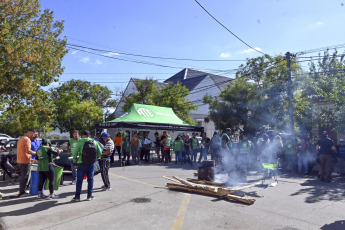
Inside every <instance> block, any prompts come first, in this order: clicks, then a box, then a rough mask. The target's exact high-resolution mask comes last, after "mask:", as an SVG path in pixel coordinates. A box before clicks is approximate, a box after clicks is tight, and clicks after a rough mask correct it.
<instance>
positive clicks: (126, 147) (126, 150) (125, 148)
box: [122, 135, 131, 165]
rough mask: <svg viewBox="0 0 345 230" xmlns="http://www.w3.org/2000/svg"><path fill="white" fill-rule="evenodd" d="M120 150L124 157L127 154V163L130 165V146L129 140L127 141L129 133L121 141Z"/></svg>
mask: <svg viewBox="0 0 345 230" xmlns="http://www.w3.org/2000/svg"><path fill="white" fill-rule="evenodd" d="M122 150H123V155H124V158H125V159H126V156H127V165H131V164H130V163H129V158H130V156H131V147H130V142H129V135H127V136H126V137H125V140H124V141H123V142H122Z"/></svg>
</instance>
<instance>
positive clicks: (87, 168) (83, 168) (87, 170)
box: [75, 164, 95, 198]
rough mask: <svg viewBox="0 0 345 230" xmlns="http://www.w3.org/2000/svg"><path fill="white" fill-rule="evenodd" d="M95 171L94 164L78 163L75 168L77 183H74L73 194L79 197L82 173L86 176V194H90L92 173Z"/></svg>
mask: <svg viewBox="0 0 345 230" xmlns="http://www.w3.org/2000/svg"><path fill="white" fill-rule="evenodd" d="M94 173H95V164H92V165H85V164H78V170H77V185H76V192H75V196H76V197H77V198H80V193H81V187H82V185H83V179H84V174H86V176H87V185H88V186H87V195H88V196H91V195H92V190H93V175H94Z"/></svg>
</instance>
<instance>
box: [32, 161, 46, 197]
mask: <svg viewBox="0 0 345 230" xmlns="http://www.w3.org/2000/svg"><path fill="white" fill-rule="evenodd" d="M39 182H40V173H39V172H37V165H36V164H32V165H31V181H30V194H31V195H38V183H39ZM42 191H43V189H42Z"/></svg>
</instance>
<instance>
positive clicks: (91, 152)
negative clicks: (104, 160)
mask: <svg viewBox="0 0 345 230" xmlns="http://www.w3.org/2000/svg"><path fill="white" fill-rule="evenodd" d="M81 161H82V163H83V164H85V165H92V164H94V163H95V162H96V161H97V149H96V146H95V143H94V142H93V140H90V141H86V142H85V143H84V146H83V153H82V157H81Z"/></svg>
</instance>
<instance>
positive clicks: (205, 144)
mask: <svg viewBox="0 0 345 230" xmlns="http://www.w3.org/2000/svg"><path fill="white" fill-rule="evenodd" d="M201 137H202V139H201V152H200V156H199V163H200V162H201V158H202V157H204V160H205V161H206V160H207V154H208V151H209V146H210V142H211V140H210V138H208V137H206V133H205V132H203V133H202V134H201Z"/></svg>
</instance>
